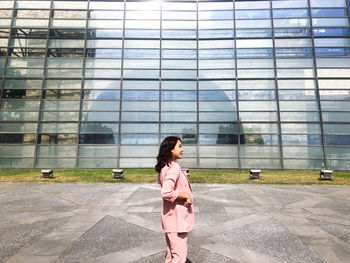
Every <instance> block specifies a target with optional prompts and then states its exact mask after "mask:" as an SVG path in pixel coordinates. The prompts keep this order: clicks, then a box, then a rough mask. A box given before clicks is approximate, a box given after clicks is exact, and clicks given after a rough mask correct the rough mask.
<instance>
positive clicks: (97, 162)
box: [78, 157, 118, 168]
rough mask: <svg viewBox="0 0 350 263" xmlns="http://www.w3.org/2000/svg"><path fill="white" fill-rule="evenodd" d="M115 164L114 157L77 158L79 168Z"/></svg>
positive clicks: (107, 166) (111, 165) (103, 166)
mask: <svg viewBox="0 0 350 263" xmlns="http://www.w3.org/2000/svg"><path fill="white" fill-rule="evenodd" d="M117 166H118V160H117V159H116V158H96V157H95V158H78V167H79V168H114V167H117Z"/></svg>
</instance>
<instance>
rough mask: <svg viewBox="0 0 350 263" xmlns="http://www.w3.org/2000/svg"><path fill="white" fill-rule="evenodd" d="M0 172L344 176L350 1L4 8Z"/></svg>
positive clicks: (349, 107) (0, 24)
mask: <svg viewBox="0 0 350 263" xmlns="http://www.w3.org/2000/svg"><path fill="white" fill-rule="evenodd" d="M0 71H1V76H2V80H1V96H0V108H1V111H0V167H1V168H33V167H35V168H115V167H121V168H127V167H153V166H154V164H155V156H156V155H157V151H158V145H159V143H160V142H161V140H162V139H163V138H164V137H166V136H168V135H177V136H180V137H181V138H182V140H183V144H184V149H185V155H184V157H185V158H184V159H183V160H182V166H186V167H190V168H237V169H238V168H242V169H245V168H270V169H320V168H330V169H336V170H350V29H349V1H347V0H293V1H272V0H270V1H210V0H209V1H200V0H199V1H192V0H183V1H156V2H148V1H129V0H127V1H107V0H85V1H57V0H50V1H47V0H43V1H38V0H37V1H28V0H12V1H0Z"/></svg>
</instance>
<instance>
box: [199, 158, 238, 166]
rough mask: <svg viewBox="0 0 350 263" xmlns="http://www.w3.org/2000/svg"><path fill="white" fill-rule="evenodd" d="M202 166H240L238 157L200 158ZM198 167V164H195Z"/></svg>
mask: <svg viewBox="0 0 350 263" xmlns="http://www.w3.org/2000/svg"><path fill="white" fill-rule="evenodd" d="M199 166H200V168H238V167H239V165H238V160H237V159H221V158H220V159H212V158H210V159H205V158H201V159H199ZM195 167H196V166H195Z"/></svg>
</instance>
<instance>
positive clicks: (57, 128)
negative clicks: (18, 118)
mask: <svg viewBox="0 0 350 263" xmlns="http://www.w3.org/2000/svg"><path fill="white" fill-rule="evenodd" d="M39 132H40V133H64V132H65V133H76V132H78V123H42V124H40V130H39Z"/></svg>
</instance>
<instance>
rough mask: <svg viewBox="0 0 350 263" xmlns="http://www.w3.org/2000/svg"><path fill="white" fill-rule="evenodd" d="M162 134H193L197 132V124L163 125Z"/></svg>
mask: <svg viewBox="0 0 350 263" xmlns="http://www.w3.org/2000/svg"><path fill="white" fill-rule="evenodd" d="M161 131H162V133H170V134H171V133H181V134H193V133H196V132H197V126H196V124H195V123H162V124H161Z"/></svg>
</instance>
